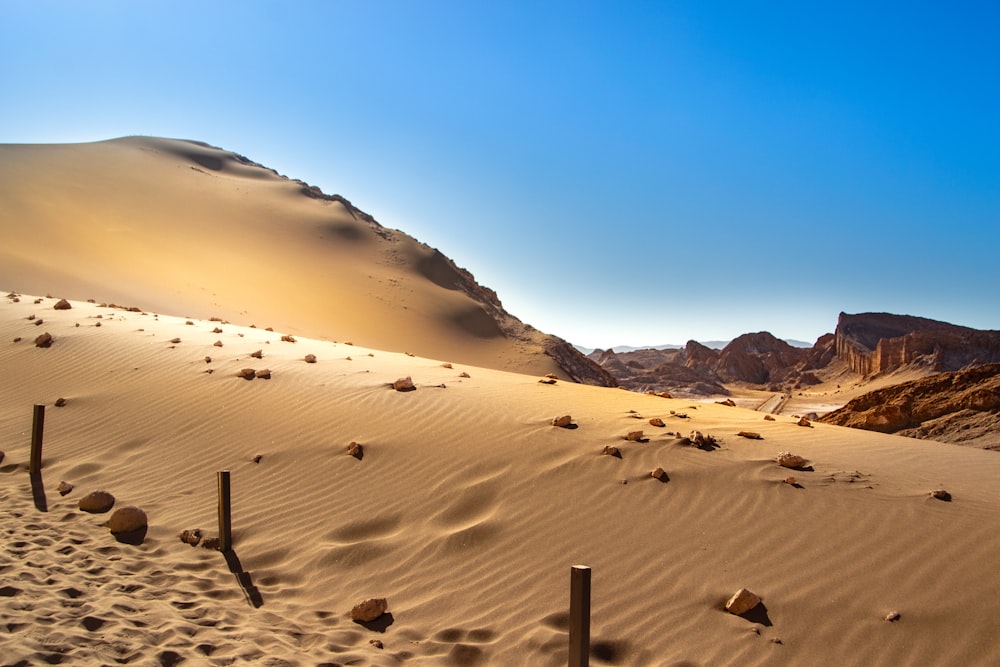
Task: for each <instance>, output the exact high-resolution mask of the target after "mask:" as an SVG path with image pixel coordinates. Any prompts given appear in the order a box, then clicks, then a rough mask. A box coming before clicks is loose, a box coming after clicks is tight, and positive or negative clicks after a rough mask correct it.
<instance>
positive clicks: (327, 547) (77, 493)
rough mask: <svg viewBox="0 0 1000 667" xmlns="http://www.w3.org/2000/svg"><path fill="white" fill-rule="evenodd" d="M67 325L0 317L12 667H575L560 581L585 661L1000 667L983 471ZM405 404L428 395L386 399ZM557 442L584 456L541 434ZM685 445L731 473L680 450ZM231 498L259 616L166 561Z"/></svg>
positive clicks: (616, 398) (118, 327) (990, 507)
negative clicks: (368, 621) (575, 599)
mask: <svg viewBox="0 0 1000 667" xmlns="http://www.w3.org/2000/svg"><path fill="white" fill-rule="evenodd" d="M185 168H186V167H185ZM189 171H191V170H190V169H189ZM193 245H197V243H194V244H193ZM133 251H134V250H133ZM177 252H178V253H182V252H184V253H186V252H187V250H186V249H182V248H178V249H177ZM192 252H194V251H192ZM29 254H30V253H29ZM167 254H168V255H169V253H167ZM35 255H36V256H38V253H37V252H36V253H35ZM149 260H150V265H151V266H153V265H157V262H160V261H162V262H163V264H162V266H167V265H168V262H167V261H166V259H165V258H164V257H163V256H162V255H161V254H157V253H151V255H150V258H149ZM45 261H47V262H51V261H53V258H52V257H51V256H48V257H46V258H45ZM234 261H236V262H237V263H239V261H238V260H235V259H234ZM251 263H252V260H251ZM109 272H111V273H112V274H113V273H114V269H113V268H112V267H110V266H109ZM154 273H156V272H155V271H154ZM25 276H26V277H28V276H29V274H25ZM95 278H96V276H95ZM236 280H237V279H236V278H235V277H234V278H233V281H234V283H235V282H236ZM178 283H180V279H179V278H178ZM186 289H188V290H189V291H190V292H191V293H192V294H193V293H194V289H195V288H186ZM197 289H201V288H197ZM213 289H214V288H213ZM166 291H168V292H169V291H170V290H169V289H168V290H166ZM286 294H287V295H288V296H289V298H290V299H291V298H292V297H293V295H292V293H291V292H290V291H289V292H286ZM54 296H56V297H59V296H64V295H62V294H55V295H54ZM122 296H123V297H128V296H129V294H127V293H123V295H122ZM134 296H135V301H136V302H143V303H150V301H149V300H146V299H142V298H140V297H141V296H142V295H141V294H138V293H137V294H135V295H134ZM359 298H360V297H359ZM122 300H123V301H131V300H132V299H127V298H123V299H122ZM166 300H168V299H166ZM166 300H165V301H164V302H166ZM55 303H56V299H55V298H41V299H39V300H38V302H37V303H36V298H35V297H32V296H23V295H22V296H21V297H20V299H19V300H18V301H16V302H15V301H14V299H13V298H2V299H0V369H2V374H0V442H2V446H0V448H2V449H3V450H4V451H5V453H6V457H5V458H4V459H3V461H2V462H0V496H2V507H3V508H4V509H3V515H4V522H3V530H4V531H5V538H6V539H5V540H4V545H3V547H2V549H0V573H2V575H3V581H2V586H0V655H2V656H3V659H2V663H3V664H4V665H8V664H9V665H33V664H43V663H44V664H73V665H77V664H80V665H101V664H112V663H116V664H135V665H145V664H178V663H180V662H181V661H183V664H192V665H193V664H211V665H226V664H260V665H319V664H352V665H395V664H404V663H405V664H455V665H475V664H483V665H486V664H489V665H513V664H532V665H562V664H565V663H566V656H567V624H568V614H567V610H568V582H569V568H570V566H571V565H572V564H574V563H585V564H588V565H590V566H591V567H592V568H593V613H592V622H593V626H592V639H593V642H592V662H591V664H618V665H682V664H683V665H717V664H737V663H738V664H775V665H777V664H831V665H832V664H837V665H845V664H846V665H872V664H953V665H970V664H981V665H988V664H998V663H1000V642H998V641H997V637H996V633H995V625H996V623H995V619H996V617H997V615H998V613H1000V601H998V599H997V597H996V595H995V588H996V586H995V583H996V572H995V567H994V564H993V563H994V559H993V555H994V553H995V552H996V548H997V544H996V537H995V530H993V526H996V525H998V522H1000V496H998V494H997V482H996V480H997V479H998V478H1000V457H997V456H996V454H995V453H993V452H985V451H980V450H975V449H967V448H962V447H958V446H950V445H943V444H940V443H934V442H925V441H914V440H910V439H904V438H900V437H897V436H891V435H883V434H878V433H868V432H861V431H857V430H852V429H847V428H842V427H836V426H830V425H825V424H814V425H811V426H808V427H804V426H798V425H796V420H794V419H792V418H790V417H786V416H778V417H776V418H775V419H774V421H765V420H764V419H763V416H762V415H761V414H760V413H757V412H754V411H752V410H748V409H742V408H739V407H727V406H723V405H718V404H714V403H705V404H702V403H693V402H691V401H688V400H677V399H664V398H659V397H654V396H646V395H639V394H635V393H631V392H626V391H622V390H617V389H604V388H598V387H588V386H582V385H577V384H573V383H568V382H564V381H557V382H556V383H554V384H543V383H540V382H539V381H538V380H539V376H538V375H524V374H515V373H508V372H503V371H500V370H491V369H486V368H481V367H476V366H471V365H467V364H463V363H459V362H458V361H457V360H456V359H454V358H451V357H450V356H449V355H446V354H442V355H440V356H438V357H436V358H427V357H420V356H411V355H409V354H405V353H404V352H405V351H404V350H397V351H392V352H389V351H383V350H379V349H376V348H375V347H374V346H372V347H362V346H360V345H347V344H345V343H343V342H341V343H334V342H331V341H322V340H319V339H318V338H319V337H318V336H316V337H308V336H304V335H301V334H300V333H299V331H297V330H296V331H286V330H280V329H279V330H277V331H274V332H268V331H265V330H263V329H261V328H249V327H243V326H236V325H233V324H227V323H221V322H211V321H206V320H203V319H187V318H185V317H174V316H170V315H167V314H165V313H161V314H159V315H156V314H153V312H152V311H147V312H146V313H141V312H128V311H124V310H121V309H113V308H107V307H100V306H98V305H96V304H87V303H82V302H73V304H72V305H73V308H72V309H70V310H55V309H54V308H53V306H54V304H55ZM206 303H207V304H208V306H207V308H212V307H216V306H218V304H216V303H214V302H206ZM301 307H302V304H296V305H295V306H294V307H293V306H291V305H290V306H289V307H288V311H287V312H288V313H296V312H299V309H300V308H301ZM220 312H222V311H220ZM178 314H180V315H188V314H189V313H178ZM32 317H33V319H29V318H32ZM39 320H42V323H41V324H36V323H37V322H38V321H39ZM272 321H274V320H272ZM264 323H266V322H265V321H264V320H261V324H264ZM215 329H221V331H219V332H216V331H215ZM43 332H48V333H50V334H51V335H52V336H53V343H52V345H51V346H50V347H48V348H38V347H36V346H35V345H34V342H33V341H34V339H35V337H36V336H38V335H39V334H41V333H43ZM285 334H292V335H293V336H294V338H295V342H287V341H282V336H283V335H285ZM419 334H420V330H415V332H414V333H413V335H414V336H415V338H414V349H416V345H417V343H419V342H420V341H418V340H417V339H416V337H417V336H418V335H419ZM15 339H19V340H18V341H17V342H14V341H15ZM175 339H179V341H177V342H172V341H175ZM217 343H220V344H221V346H220V345H217ZM258 350H260V351H261V355H260V358H257V357H255V356H251V355H252V354H253V353H255V352H257V351H258ZM307 354H313V355H315V357H316V361H315V363H306V361H305V360H304V357H305V355H307ZM206 357H210V358H211V361H210V362H208V361H206ZM446 364H450V366H448V365H446ZM244 368H253V369H256V370H263V369H268V370H270V371H271V376H270V379H263V378H255V379H253V380H245V379H242V378H241V377H239V376H238V373H239V372H240V371H241V370H242V369H244ZM404 376H409V377H411V378H412V380H413V381H414V384H415V385H416V391H410V392H399V391H394V390H392V389H391V388H390V387H389V384H390V383H392V382H393V381H394V380H396V379H397V378H400V377H404ZM58 398H64V399H65V405H64V406H63V407H54V402H55V401H56V399H58ZM35 403H40V404H45V405H46V406H48V407H47V410H46V429H45V449H44V457H43V470H42V482H43V485H44V494H45V498H44V503H41V504H42V506H43V507H44V508H45V510H46V511H41V510H40V509H39V508H38V504H39V503H37V502H36V500H35V499H33V496H32V485H31V479H30V476H29V475H28V474H27V472H26V469H27V462H28V458H29V440H30V430H31V411H32V405H33V404H35ZM564 414H570V415H572V417H573V424H574V426H575V428H557V427H554V426H552V425H551V423H550V422H551V420H552V418H553V417H556V416H558V415H564ZM655 417H659V418H661V419H662V420H663V421H664V423H665V426H663V427H655V426H652V425H651V424H650V423H649V420H650V419H652V418H655ZM636 429H642V430H643V431H644V438H643V440H644V441H640V442H631V441H626V440H624V439H623V436H624V435H625V434H626V433H628V432H629V431H633V430H636ZM695 430H698V431H701V432H702V433H706V434H710V435H712V436H714V437H715V438H716V439H717V440H718V447H717V448H706V449H698V448H695V447H692V446H689V445H686V444H684V442H685V441H684V440H681V439H678V438H677V437H676V435H675V434H678V433H679V434H681V435H683V436H688V435H690V434H691V432H692V431H695ZM740 431H754V432H757V433H759V434H760V436H761V437H762V439H760V440H750V439H747V438H742V437H738V436H737V435H736V434H737V433H738V432H740ZM351 442H358V443H361V444H362V445H363V447H364V455H363V457H362V458H361V459H360V460H359V459H358V458H356V457H352V456H349V455H348V454H347V447H348V445H349V444H350V443H351ZM609 444H613V445H615V446H617V447H618V448H619V449H620V451H621V458H617V457H613V456H606V455H602V454H601V452H602V450H603V448H604V447H605V446H606V445H609ZM782 451H793V452H795V453H797V454H800V455H802V456H804V457H806V458H807V459H809V461H810V462H811V467H810V468H809V469H807V470H804V471H792V470H788V469H785V468H781V467H779V466H778V465H777V464H775V463H774V457H775V456H776V455H777V454H778V453H779V452H782ZM258 456H259V459H258V460H257V462H255V458H256V457H258ZM658 466H661V467H663V468H664V469H665V470H666V472H667V474H668V476H669V481H667V482H665V483H664V482H660V481H657V480H655V479H652V478H651V477H650V476H649V473H650V471H651V470H652V469H654V468H655V467H658ZM222 469H229V470H230V471H231V475H232V498H233V522H234V553H235V555H236V556H237V557H238V560H239V565H240V567H241V568H242V570H243V572H244V573H245V576H244V578H243V582H244V584H246V583H247V582H250V583H251V584H252V586H253V587H254V588H255V589H256V592H257V594H259V602H260V603H261V604H260V605H259V606H258V607H254V606H252V605H251V604H250V603H249V602H248V600H247V597H246V596H245V591H244V588H243V587H242V586H241V585H240V582H239V581H238V579H237V577H236V576H235V575H234V573H233V572H231V571H230V566H229V564H227V562H226V560H225V559H224V558H223V556H222V554H220V553H219V552H217V551H211V550H206V549H203V548H201V547H191V546H189V545H187V544H184V543H182V542H181V541H180V540H179V539H178V537H177V535H178V533H179V532H180V531H182V530H184V529H193V528H201V529H202V530H204V531H205V533H206V534H208V535H215V534H217V526H216V480H215V475H216V472H217V471H219V470H222ZM789 475H793V476H794V477H795V481H796V484H795V485H791V484H788V483H785V481H784V480H785V479H786V478H787V477H789ZM61 481H67V482H70V483H72V484H73V485H74V486H75V488H74V489H73V491H72V492H70V493H69V494H68V495H66V496H62V495H60V494H59V493H58V492H57V491H56V486H57V485H58V484H59V482H61ZM936 488H945V489H947V490H948V491H949V492H950V493H951V495H952V500H951V501H950V502H945V501H941V500H936V499H934V498H931V497H930V496H929V494H928V492H929V491H931V490H933V489H936ZM97 489H105V490H107V491H109V492H111V493H113V494H114V495H115V496H116V497H117V499H118V504H119V505H136V506H138V507H141V508H142V509H143V510H144V511H145V512H146V513H147V515H148V517H149V523H150V525H149V530H148V533H147V534H146V535H145V539H144V541H143V542H142V543H141V544H139V545H132V544H124V543H120V542H118V541H116V540H115V538H114V537H113V536H112V535H111V534H110V533H109V532H108V530H107V528H105V527H102V525H101V524H102V523H104V522H105V521H106V520H107V517H106V515H91V514H87V513H83V512H81V511H79V510H78V508H77V503H78V502H79V499H80V497H82V496H83V495H84V494H86V493H88V492H90V491H93V490H97ZM741 587H747V588H749V589H751V590H752V591H754V592H755V593H757V594H758V595H760V596H761V597H762V598H763V601H764V607H761V608H758V609H757V610H755V612H753V613H752V614H750V615H748V616H747V617H741V616H734V615H732V614H729V613H727V612H726V611H725V610H724V609H723V605H724V603H725V601H726V599H727V598H728V597H729V596H730V595H731V594H732V593H733V592H735V591H736V590H737V589H739V588H741ZM368 597H385V598H387V600H388V607H389V612H390V614H391V616H387V617H383V618H382V619H381V622H380V623H379V624H372V626H371V627H366V626H364V625H361V624H359V623H355V622H352V621H351V620H350V617H349V613H350V610H351V607H352V606H353V605H354V604H355V603H356V602H358V601H360V600H361V599H363V598H368ZM891 612H898V613H899V618H898V620H896V621H886V620H885V617H886V616H887V614H890V613H891ZM373 640H378V641H379V642H381V646H382V647H381V648H379V647H378V646H377V645H375V644H373V643H372V641H373Z"/></svg>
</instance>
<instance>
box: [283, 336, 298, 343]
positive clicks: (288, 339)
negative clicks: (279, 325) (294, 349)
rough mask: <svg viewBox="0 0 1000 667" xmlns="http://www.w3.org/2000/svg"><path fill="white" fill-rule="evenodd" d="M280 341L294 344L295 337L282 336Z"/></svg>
mask: <svg viewBox="0 0 1000 667" xmlns="http://www.w3.org/2000/svg"><path fill="white" fill-rule="evenodd" d="M281 340H282V342H284V343H294V342H295V336H282V337H281Z"/></svg>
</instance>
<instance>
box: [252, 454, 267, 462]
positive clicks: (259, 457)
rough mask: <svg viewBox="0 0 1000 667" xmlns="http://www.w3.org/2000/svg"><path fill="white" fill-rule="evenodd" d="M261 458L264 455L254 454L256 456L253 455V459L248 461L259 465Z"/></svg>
mask: <svg viewBox="0 0 1000 667" xmlns="http://www.w3.org/2000/svg"><path fill="white" fill-rule="evenodd" d="M263 458H264V455H263V454H256V455H254V457H253V458H252V459H250V460H251V461H253V462H254V463H260V462H261V459H263Z"/></svg>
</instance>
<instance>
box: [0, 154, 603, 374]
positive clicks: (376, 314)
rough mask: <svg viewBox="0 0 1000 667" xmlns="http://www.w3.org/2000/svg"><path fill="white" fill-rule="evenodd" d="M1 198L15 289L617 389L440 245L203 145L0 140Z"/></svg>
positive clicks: (1, 250)
mask: <svg viewBox="0 0 1000 667" xmlns="http://www.w3.org/2000/svg"><path fill="white" fill-rule="evenodd" d="M0 202H2V203H3V205H2V206H0V232H2V234H3V243H2V244H0V285H3V286H4V288H5V289H19V290H24V291H26V292H29V293H32V292H34V293H38V294H46V293H49V292H53V293H56V292H57V293H59V294H60V295H61V296H64V297H67V298H75V299H80V300H86V299H96V300H98V301H102V302H111V303H119V304H123V305H128V306H131V305H135V306H138V307H141V308H143V309H146V310H149V311H151V312H162V313H171V314H175V315H186V316H191V317H199V318H202V319H208V318H209V317H216V316H217V317H223V318H225V319H227V320H231V321H233V322H238V323H241V324H245V325H249V324H256V325H257V326H260V327H269V326H270V327H275V328H278V329H281V330H282V331H286V332H289V333H292V334H302V335H309V336H312V337H314V338H320V339H326V340H339V341H353V342H356V343H358V344H364V345H370V346H372V347H376V348H381V349H391V350H398V351H404V350H405V351H409V352H412V353H414V354H421V355H424V356H433V357H444V356H448V357H451V358H453V359H456V360H458V361H462V362H463V363H472V364H477V365H480V366H487V367H490V368H499V369H502V370H511V371H517V372H528V373H545V372H550V371H559V370H560V363H561V367H562V369H563V370H564V371H565V370H566V369H569V368H571V367H572V365H573V364H580V367H579V368H578V369H577V370H579V371H580V378H579V379H581V380H583V381H588V382H597V383H601V382H603V381H604V379H607V380H609V381H610V378H602V377H600V376H601V375H602V374H603V372H602V371H600V369H597V368H596V366H593V365H592V364H590V363H589V361H586V360H584V359H583V358H582V356H581V355H578V354H576V353H575V351H573V350H572V349H571V347H570V346H569V345H568V344H566V343H565V342H564V341H561V340H560V339H557V338H554V337H552V336H545V335H543V334H541V333H539V332H538V331H535V330H534V329H532V328H530V327H527V326H525V325H524V324H523V323H521V322H520V321H519V320H517V319H516V318H514V317H512V316H511V315H509V314H508V313H506V312H505V311H504V310H503V308H502V307H501V306H500V303H499V301H498V300H497V299H496V295H495V294H493V293H492V292H491V291H489V290H488V289H485V288H482V287H481V286H479V285H477V284H476V283H475V281H474V280H473V279H472V276H471V275H469V274H467V272H465V271H464V270H462V269H459V268H458V267H457V266H456V265H455V264H454V263H452V262H451V260H449V259H448V258H446V257H445V256H444V255H442V254H441V253H440V252H438V251H436V250H435V249H433V248H430V247H428V246H426V245H424V244H422V243H420V242H418V241H416V240H415V239H413V238H412V237H410V236H408V235H406V234H404V233H402V232H399V231H396V230H391V229H387V228H385V227H382V226H381V225H379V224H378V223H377V222H376V221H375V220H374V219H373V218H371V216H369V215H367V214H365V213H364V212H362V211H360V210H358V209H357V208H355V207H354V206H353V205H351V204H350V202H348V201H347V200H345V199H343V198H341V197H339V196H336V195H334V196H326V195H323V194H322V193H321V192H319V190H318V189H316V188H310V187H307V186H306V185H305V184H304V183H302V182H300V181H294V180H289V179H288V178H285V177H282V176H279V175H278V174H277V173H275V172H274V171H272V170H270V169H266V168H264V167H262V166H260V165H257V164H255V163H253V162H250V161H249V160H248V159H247V158H244V157H242V156H240V155H238V154H235V153H231V152H228V151H224V150H221V149H218V148H214V147H211V146H208V145H205V144H200V143H196V142H191V141H180V140H173V139H158V138H150V137H130V138H125V139H116V140H112V141H102V142H96V143H89V144H61V145H0ZM553 355H554V356H556V357H559V358H560V359H559V362H558V363H557V361H556V359H554V358H553ZM567 362H568V363H567Z"/></svg>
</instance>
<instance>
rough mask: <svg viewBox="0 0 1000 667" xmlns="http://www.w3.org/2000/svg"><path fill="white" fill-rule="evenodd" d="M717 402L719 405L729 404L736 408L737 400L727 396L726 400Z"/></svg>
mask: <svg viewBox="0 0 1000 667" xmlns="http://www.w3.org/2000/svg"><path fill="white" fill-rule="evenodd" d="M716 403H718V404H719V405H727V406H729V407H731V408H735V407H736V401H734V400H733V399H731V398H727V399H726V400H724V401H716Z"/></svg>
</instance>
